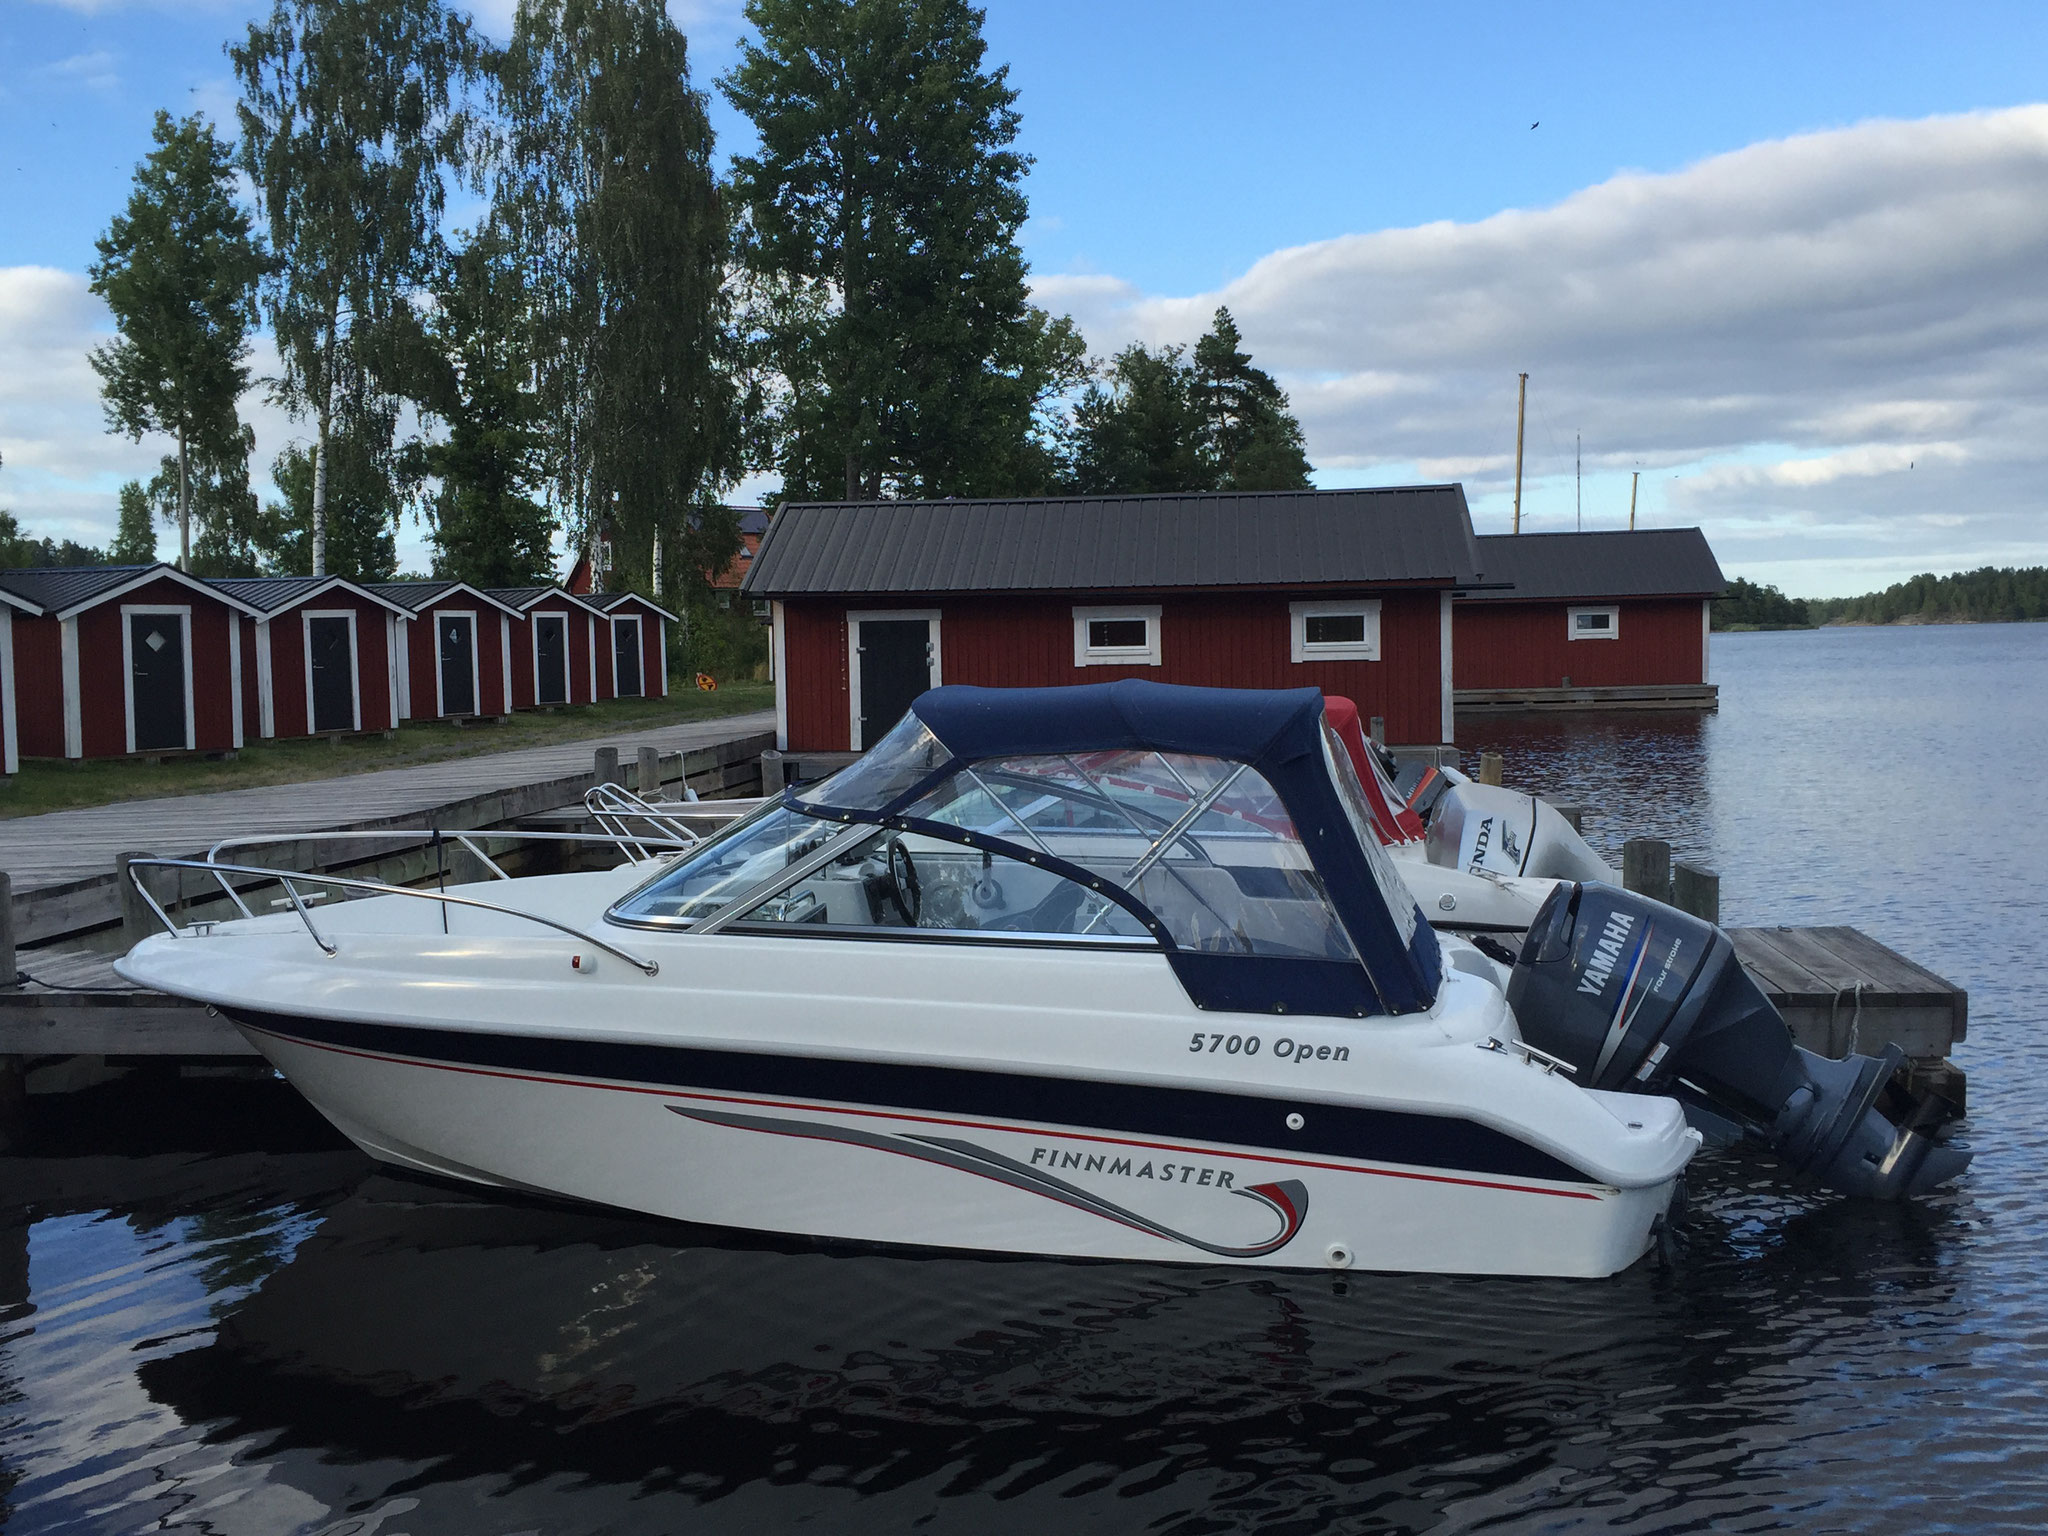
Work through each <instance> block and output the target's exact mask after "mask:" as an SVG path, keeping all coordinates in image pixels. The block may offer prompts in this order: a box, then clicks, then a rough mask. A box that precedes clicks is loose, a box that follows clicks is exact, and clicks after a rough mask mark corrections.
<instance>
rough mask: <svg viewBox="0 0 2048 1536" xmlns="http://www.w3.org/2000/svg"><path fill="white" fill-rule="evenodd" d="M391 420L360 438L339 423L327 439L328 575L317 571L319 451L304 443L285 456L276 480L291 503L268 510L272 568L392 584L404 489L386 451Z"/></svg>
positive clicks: (265, 537) (265, 529) (265, 532)
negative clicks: (395, 478) (386, 462)
mask: <svg viewBox="0 0 2048 1536" xmlns="http://www.w3.org/2000/svg"><path fill="white" fill-rule="evenodd" d="M390 430H391V427H390V424H389V423H388V422H371V423H368V424H366V425H365V426H364V428H363V429H362V430H361V431H360V432H358V431H357V430H356V426H355V423H354V421H353V420H350V421H346V422H336V424H335V429H334V431H333V432H332V433H330V434H329V436H328V439H327V464H328V470H327V507H326V531H327V569H326V571H325V572H324V573H321V572H315V571H314V569H313V480H314V467H315V466H314V461H313V455H312V453H311V452H310V451H309V450H308V449H306V448H303V447H300V446H299V445H297V444H293V445H292V446H291V447H289V448H287V449H285V451H284V452H283V453H281V454H279V455H278V457H277V462H276V464H275V465H274V466H272V469H271V477H272V478H273V479H274V480H276V482H277V488H278V489H279V490H280V491H282V492H283V493H284V500H283V501H281V502H272V503H271V504H270V505H269V506H268V507H266V508H265V509H264V513H263V520H262V528H261V533H260V539H261V542H262V545H263V554H264V557H265V559H264V564H265V566H266V567H267V569H268V570H270V571H272V572H274V573H276V574H278V575H283V576H309V575H316V574H326V575H333V576H346V577H348V578H349V579H350V580H352V581H389V580H391V578H392V577H393V576H394V575H395V574H396V573H397V571H398V547H397V541H396V539H395V538H394V536H393V532H392V530H393V528H394V527H395V526H396V524H397V519H398V502H397V491H396V489H395V488H394V487H393V485H392V482H391V477H390V474H389V473H388V472H387V471H386V469H385V467H384V461H383V455H382V453H381V452H380V451H379V446H378V444H379V439H380V436H381V437H382V438H383V440H384V441H387V442H388V441H389V437H388V434H389V432H390Z"/></svg>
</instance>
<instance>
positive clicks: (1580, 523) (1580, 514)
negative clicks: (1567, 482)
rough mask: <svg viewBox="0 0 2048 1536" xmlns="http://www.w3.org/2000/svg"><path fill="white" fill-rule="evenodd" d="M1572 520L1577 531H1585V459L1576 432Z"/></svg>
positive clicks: (1573, 450)
mask: <svg viewBox="0 0 2048 1536" xmlns="http://www.w3.org/2000/svg"><path fill="white" fill-rule="evenodd" d="M1572 521H1573V523H1574V524H1575V525H1576V526H1577V528H1578V530H1579V532H1581V533H1584V532H1585V531H1586V461H1585V456H1584V455H1583V454H1581V453H1580V451H1579V434H1578V433H1576V432H1574V433H1573V434H1572Z"/></svg>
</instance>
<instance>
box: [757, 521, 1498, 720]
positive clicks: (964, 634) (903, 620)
mask: <svg viewBox="0 0 2048 1536" xmlns="http://www.w3.org/2000/svg"><path fill="white" fill-rule="evenodd" d="M1475 580H1476V577H1475V551H1474V542H1473V537H1472V520H1471V515H1470V514H1469V512H1468V511H1467V510H1466V506H1465V493H1464V490H1463V489H1462V488H1461V487H1459V486H1456V485H1434V486H1410V487H1397V488H1390V489H1384V490H1343V491H1285V492H1242V493H1240V492H1218V493H1205V494H1187V495H1170V496H1120V497H1064V498H1048V499H1042V500H1023V501H958V500H956V501H924V502H909V501H902V502H874V503H809V504H793V505H785V506H783V507H782V508H781V509H779V510H778V511H777V512H776V514H775V517H774V518H773V520H772V521H771V522H770V523H769V525H768V532H767V535H766V537H765V538H764V539H763V541H762V544H761V551H760V554H759V555H758V556H757V557H756V558H755V560H754V562H753V565H752V568H751V569H750V570H749V572H748V574H747V580H746V584H745V586H744V587H743V588H742V591H743V592H744V593H745V594H746V595H747V596H748V597H751V598H765V599H768V600H770V601H771V603H772V608H771V618H772V623H773V631H774V633H773V639H774V647H775V663H774V671H775V703H776V734H777V738H778V741H779V742H780V744H781V745H782V747H783V750H785V751H794V752H830V751H846V750H856V751H858V750H862V749H864V748H866V747H868V746H872V745H873V744H874V742H875V741H876V740H877V739H878V738H879V736H880V735H881V733H882V732H884V731H886V730H888V728H889V727H890V726H892V725H894V724H895V723H896V721H897V720H898V719H899V718H901V716H902V714H903V712H904V710H905V709H907V708H908V707H909V705H910V701H911V700H912V699H914V698H916V697H917V696H918V695H919V694H920V693H922V692H924V690H925V689H927V688H930V687H936V686H937V685H938V684H940V683H941V682H947V683H983V684H995V685H1001V686H1010V687H1023V686H1038V685H1049V684H1059V683H1086V682H1107V681H1111V680H1113V679H1115V678H1118V677H1150V678H1153V679H1155V680H1157V681H1159V682H1167V683H1197V684H1207V685H1210V686H1217V687H1233V688H1290V687H1301V686H1304V685H1306V686H1311V687H1318V688H1321V689H1323V690H1324V691H1325V692H1326V693H1336V694H1343V695H1346V696H1347V697H1349V698H1352V699H1354V700H1356V701H1357V704H1358V708H1359V710H1360V712H1361V713H1363V714H1365V715H1369V716H1371V715H1377V716H1380V717H1382V718H1383V719H1384V720H1385V722H1386V731H1387V739H1388V740H1389V741H1393V742H1398V743H1403V744H1409V745H1418V746H1422V745H1428V746H1434V745H1438V744H1441V743H1446V742H1448V741H1449V740H1450V739H1451V729H1452V715H1451V656H1450V640H1451V592H1452V589H1453V588H1455V587H1461V586H1467V585H1470V584H1472V583H1473V582H1474V581H1475Z"/></svg>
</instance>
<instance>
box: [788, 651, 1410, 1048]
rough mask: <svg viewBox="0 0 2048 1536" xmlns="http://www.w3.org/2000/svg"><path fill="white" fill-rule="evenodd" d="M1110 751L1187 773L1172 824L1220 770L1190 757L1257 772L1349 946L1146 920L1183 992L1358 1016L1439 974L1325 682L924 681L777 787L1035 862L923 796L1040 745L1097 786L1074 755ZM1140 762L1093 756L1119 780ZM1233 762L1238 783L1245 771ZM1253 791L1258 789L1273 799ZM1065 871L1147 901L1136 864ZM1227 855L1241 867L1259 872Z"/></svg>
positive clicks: (1021, 764) (982, 775)
mask: <svg viewBox="0 0 2048 1536" xmlns="http://www.w3.org/2000/svg"><path fill="white" fill-rule="evenodd" d="M1115 753H1137V754H1148V753H1157V754H1163V755H1164V756H1163V757H1161V758H1157V759H1146V761H1148V762H1151V763H1153V764H1155V765H1156V766H1157V768H1158V770H1159V771H1160V772H1162V773H1164V774H1171V775H1172V776H1173V779H1174V781H1175V782H1177V783H1178V784H1180V785H1181V786H1183V789H1184V791H1185V792H1184V793H1183V794H1182V796H1181V806H1182V807H1183V808H1184V815H1183V816H1182V817H1181V819H1180V820H1178V821H1174V822H1172V826H1175V827H1178V826H1188V825H1192V824H1193V823H1195V822H1196V821H1199V820H1200V819H1201V817H1202V816H1203V814H1204V808H1205V807H1204V804H1203V803H1198V802H1201V801H1202V799H1203V796H1204V794H1205V793H1209V792H1215V793H1221V792H1222V790H1223V788H1224V786H1223V784H1222V781H1221V776H1220V770H1219V771H1218V772H1217V773H1212V775H1211V777H1210V778H1209V779H1206V780H1204V779H1202V778H1201V772H1202V770H1201V769H1200V767H1199V762H1200V761H1207V762H1208V763H1210V764H1211V765H1212V766H1213V765H1219V764H1220V765H1243V767H1244V768H1247V769H1249V770H1251V771H1252V773H1253V774H1255V775H1257V776H1258V777H1260V778H1263V780H1264V781H1265V785H1266V786H1270V789H1271V792H1272V795H1274V796H1277V798H1278V799H1279V801H1280V804H1281V806H1282V807H1283V808H1284V811H1285V822H1291V823H1292V826H1291V827H1286V826H1285V825H1284V823H1282V822H1281V819H1280V818H1278V817H1271V818H1270V819H1271V820H1272V821H1273V822H1274V823H1275V824H1276V826H1277V827H1278V834H1277V835H1280V836H1284V837H1285V838H1286V839H1287V841H1288V843H1289V844H1290V845H1291V844H1292V842H1293V841H1294V840H1295V839H1298V840H1299V844H1300V848H1301V851H1302V853H1305V855H1306V857H1307V860H1308V862H1309V864H1310V865H1311V866H1312V867H1313V870H1314V873H1315V876H1316V877H1317V879H1318V880H1319V882H1320V885H1321V892H1320V895H1321V896H1323V897H1324V898H1326V899H1327V901H1328V904H1329V907H1330V908H1332V909H1334V911H1335V913H1336V917H1337V920H1338V921H1339V922H1341V924H1342V926H1343V929H1344V933H1345V935H1348V938H1349V945H1348V947H1347V946H1345V945H1344V944H1343V942H1342V939H1341V938H1340V939H1339V940H1338V941H1337V945H1336V948H1337V949H1338V950H1339V951H1340V952H1342V953H1341V958H1340V957H1339V955H1338V954H1323V955H1320V956H1311V955H1306V954H1282V953H1271V952H1266V953H1261V952H1255V951H1256V950H1257V948H1258V946H1256V945H1253V944H1249V943H1247V944H1245V945H1244V946H1242V948H1243V951H1244V952H1230V951H1229V950H1228V949H1227V948H1224V949H1222V951H1221V952H1218V947H1216V946H1209V947H1206V948H1205V947H1201V946H1194V945H1189V944H1187V943H1185V942H1184V943H1182V944H1179V945H1176V944H1175V943H1174V942H1173V941H1172V939H1171V937H1170V935H1169V934H1168V933H1166V932H1164V931H1162V929H1163V928H1165V927H1170V924H1168V925H1162V924H1161V923H1158V922H1154V923H1152V924H1150V926H1151V927H1152V929H1153V931H1154V932H1155V933H1159V934H1160V936H1161V940H1162V943H1163V945H1164V946H1165V947H1166V948H1167V949H1168V952H1169V957H1170V959H1171V960H1172V963H1173V966H1174V969H1175V972H1176V974H1177V975H1178V976H1179V977H1180V980H1181V981H1182V983H1183V985H1184V986H1186V988H1187V990H1188V992H1189V995H1190V996H1191V997H1192V998H1193V999H1194V1001H1195V1002H1196V1003H1197V1005H1199V1006H1201V1007H1204V1008H1218V1009H1227V1010H1230V1011H1233V1012H1275V1013H1286V1012H1302V1013H1314V1014H1324V1015H1340V1016H1360V1015H1365V1014H1375V1013H1413V1012H1419V1011H1421V1010H1424V1009H1427V1008H1428V1007H1429V1006H1430V1005H1431V1004H1432V1003H1433V1002H1434V1001H1435V998H1436V994H1437V990H1438V987H1439V985H1440V983H1441V980H1442V975H1443V957H1442V953H1441V951H1440V950H1439V949H1438V947H1437V942H1436V936H1435V934H1434V933H1433V932H1432V931H1431V929H1430V926H1429V924H1428V923H1427V922H1425V921H1423V919H1422V914H1421V912H1420V911H1419V910H1418V909H1417V907H1416V904H1415V898H1414V897H1413V896H1412V895H1411V894H1410V893H1409V891H1408V889H1407V887H1406V885H1404V884H1403V883H1402V881H1401V879H1400V877H1399V875H1398V874H1397V873H1396V872H1395V870H1394V867H1393V864H1392V862H1391V861H1390V860H1389V859H1388V858H1387V855H1386V853H1385V851H1384V850H1383V849H1382V848H1381V847H1380V844H1379V842H1378V840H1377V838H1375V837H1374V835H1373V833H1372V829H1371V823H1370V812H1369V810H1368V809H1367V806H1366V802H1365V799H1364V795H1363V791H1362V790H1361V789H1360V788H1359V787H1358V786H1357V784H1356V783H1355V782H1353V783H1349V784H1345V783H1341V782H1340V779H1341V778H1342V776H1344V775H1349V774H1355V770H1354V769H1353V768H1352V766H1351V762H1350V759H1349V757H1348V756H1347V755H1346V753H1345V752H1344V750H1343V748H1342V746H1341V745H1340V744H1334V741H1333V738H1332V737H1331V736H1330V735H1329V733H1328V732H1327V731H1326V728H1325V726H1324V723H1323V697H1322V694H1321V693H1320V692H1319V691H1317V690H1316V689H1313V688H1294V689H1286V690H1278V689H1236V688H1186V687H1178V686H1173V685H1170V684H1165V683H1153V682H1144V681H1138V680H1126V681H1122V682H1114V683H1095V684H1089V685H1086V686H1082V687H1077V688H974V687H960V686H952V687H944V688H934V689H933V690H931V691H930V692H929V693H926V694H925V695H923V697H921V698H919V699H918V700H917V702H916V703H915V704H914V705H912V707H911V714H910V715H909V716H906V717H905V719H904V720H903V722H902V723H901V724H899V725H898V726H897V727H896V728H895V729H894V730H893V731H891V732H890V733H889V736H888V737H887V738H885V739H884V740H883V741H882V742H880V743H877V744H876V746H875V748H874V749H873V750H872V751H871V752H870V753H868V755H867V756H866V757H864V758H863V759H861V760H860V761H859V762H857V763H855V764H853V765H852V766H851V767H849V768H847V769H845V770H844V771H842V772H841V773H839V774H836V775H834V776H833V777H832V778H830V779H827V780H825V781H823V782H822V783H819V784H814V785H809V786H805V787H804V788H803V789H801V790H790V791H787V792H785V793H786V797H787V803H788V804H790V805H791V806H792V808H795V809H800V810H804V811H806V812H808V813H810V814H813V815H826V816H831V817H834V818H835V819H840V820H849V821H859V822H872V823H879V824H883V825H890V826H899V827H904V828H907V829H910V830H915V831H918V832H922V833H929V834H930V835H933V836H939V837H948V838H951V839H953V840H955V841H967V842H971V843H973V844H974V845H975V846H988V847H996V848H1004V847H1005V846H1006V845H1007V846H1008V848H1010V849H1012V850H1014V852H1015V853H1016V855H1017V856H1020V857H1032V859H1033V862H1039V861H1040V858H1041V857H1043V856H1044V854H1045V852H1046V849H1045V847H1044V845H1043V844H1036V840H1035V839H1033V843H1034V844H1036V846H1027V845H1026V844H1025V843H1024V842H1021V841H1018V839H1017V837H1013V836H1011V835H1010V834H1009V833H1008V832H1006V831H1004V829H1003V828H1002V826H1000V825H998V824H995V823H990V824H988V825H985V826H983V827H981V828H980V829H979V831H977V832H970V833H963V830H962V827H961V826H960V825H959V824H958V822H957V820H949V819H946V817H947V813H946V812H945V811H944V810H943V809H941V810H934V807H935V806H938V805H941V803H942V802H943V801H944V798H945V796H946V795H947V793H949V791H948V789H947V788H946V786H947V785H949V784H958V783H959V782H960V781H961V777H962V776H963V774H965V773H966V772H967V771H968V770H972V771H973V773H974V774H975V775H977V776H978V777H976V778H975V780H974V782H975V783H976V784H978V785H983V786H984V787H986V786H985V784H984V781H985V780H986V779H988V778H990V777H991V776H994V775H998V774H1001V773H1003V772H1004V771H1006V766H1007V768H1009V769H1014V770H1016V771H1018V772H1019V773H1025V772H1028V769H1029V765H1030V764H1032V763H1034V762H1035V763H1045V762H1048V761H1049V762H1054V763H1064V764H1066V765H1067V766H1068V767H1069V768H1071V769H1072V770H1073V772H1074V773H1075V774H1078V775H1080V776H1081V777H1082V778H1083V779H1085V780H1086V781H1087V783H1088V784H1089V785H1091V786H1094V787H1097V788H1100V786H1101V784H1102V783H1105V782H1109V779H1101V778H1097V777H1091V775H1093V774H1094V773H1095V772H1096V770H1094V769H1091V768H1087V767H1084V766H1083V765H1082V760H1083V759H1084V758H1085V757H1086V756H1087V755H1088V754H1115ZM1191 759H1192V760H1197V763H1195V764H1191V763H1190V761H1189V760H1191ZM1097 761H1104V760H1103V759H1097ZM1120 761H1124V762H1126V763H1128V762H1131V761H1133V760H1130V759H1123V760H1120ZM1175 764H1179V765H1180V766H1179V767H1175V766H1174V765H1175ZM1136 771H1139V770H1136V769H1118V768H1108V769H1105V770H1103V772H1104V773H1106V774H1107V775H1109V778H1110V779H1114V780H1116V781H1117V782H1124V781H1125V780H1127V779H1128V777H1129V774H1130V773H1131V772H1136ZM1240 777H1241V779H1242V782H1244V783H1246V784H1249V783H1252V782H1254V781H1253V780H1252V779H1250V778H1249V777H1246V776H1240ZM1025 781H1026V780H1024V779H1019V782H1025ZM1069 782H1070V783H1071V782H1073V781H1071V780H1070V781H1069ZM1204 784H1208V785H1209V786H1210V789H1209V790H1208V791H1204V789H1203V785H1204ZM1347 791H1348V793H1347ZM1259 793H1260V794H1262V795H1263V793H1264V791H1263V789H1261V790H1260V791H1259ZM983 803H987V802H986V800H985V799H984V801H983ZM1148 803H1151V804H1156V803H1158V802H1157V801H1156V800H1155V801H1153V802H1148ZM1265 803H1266V804H1268V805H1270V799H1267V800H1266V801H1265ZM1156 814H1158V815H1159V816H1160V817H1161V827H1160V829H1159V832H1158V838H1159V841H1161V842H1170V841H1171V840H1172V837H1173V832H1172V828H1171V827H1169V826H1168V825H1167V824H1166V823H1167V821H1168V819H1169V818H1170V817H1171V816H1172V814H1173V807H1171V806H1170V805H1169V806H1168V808H1167V810H1166V811H1162V812H1158V813H1156ZM1253 819H1254V820H1256V816H1254V817H1253ZM1015 825H1016V828H1017V832H1018V834H1019V835H1020V836H1022V837H1025V838H1029V837H1031V834H1030V833H1029V832H1028V831H1026V830H1024V828H1023V825H1022V823H1016V824H1015ZM1235 825H1237V826H1239V827H1240V828H1242V827H1244V826H1246V825H1247V823H1246V822H1245V821H1243V820H1240V821H1238V822H1237V823H1235ZM1046 862H1048V863H1055V862H1057V861H1054V860H1051V859H1047V860H1046ZM1143 862H1145V861H1141V863H1143ZM1138 867H1139V866H1138V865H1132V866H1130V868H1132V869H1136V868H1138ZM1072 873H1073V874H1074V875H1075V876H1076V877H1077V878H1081V879H1085V880H1090V881H1092V882H1093V883H1094V884H1095V886H1096V888H1097V889H1104V890H1106V891H1109V892H1110V893H1111V894H1113V895H1115V897H1116V899H1117V900H1118V902H1119V903H1120V904H1121V905H1124V906H1126V907H1128V908H1129V909H1131V910H1132V911H1134V912H1142V911H1144V910H1145V902H1146V900H1147V897H1146V895H1145V891H1144V889H1143V887H1142V880H1141V879H1134V880H1132V881H1129V882H1127V883H1126V885H1125V886H1124V887H1121V888H1119V887H1117V886H1116V885H1115V883H1114V877H1113V876H1111V877H1109V878H1107V879H1106V878H1105V877H1104V875H1103V872H1102V871H1101V870H1100V869H1097V870H1093V871H1084V870H1080V869H1078V868H1077V869H1075V870H1074V871H1072ZM1240 873H1241V875H1242V876H1244V877H1249V876H1251V875H1252V874H1254V873H1256V872H1254V871H1242V872H1240ZM1272 878H1274V879H1278V878H1280V877H1279V875H1278V874H1277V873H1276V874H1274V875H1273V876H1272ZM1241 883H1242V881H1241ZM1347 949H1348V950H1349V951H1355V957H1353V955H1351V954H1350V953H1348V952H1344V951H1346V950H1347Z"/></svg>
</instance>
